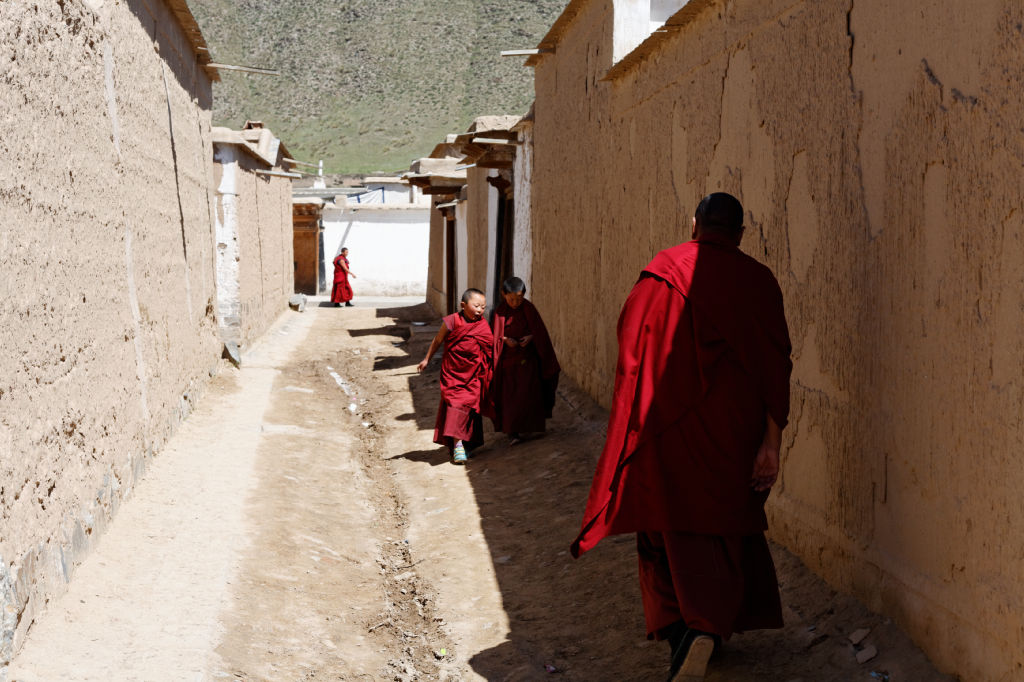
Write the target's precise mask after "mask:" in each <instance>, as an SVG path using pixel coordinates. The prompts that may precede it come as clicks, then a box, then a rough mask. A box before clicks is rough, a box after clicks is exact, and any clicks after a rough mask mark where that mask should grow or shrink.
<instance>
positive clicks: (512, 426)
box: [488, 277, 561, 445]
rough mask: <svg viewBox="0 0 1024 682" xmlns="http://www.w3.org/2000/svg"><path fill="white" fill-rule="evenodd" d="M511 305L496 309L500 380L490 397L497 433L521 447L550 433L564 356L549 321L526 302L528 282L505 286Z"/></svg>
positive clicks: (511, 280)
mask: <svg viewBox="0 0 1024 682" xmlns="http://www.w3.org/2000/svg"><path fill="white" fill-rule="evenodd" d="M501 294H502V298H504V299H505V302H504V303H502V304H501V305H500V306H498V309H497V310H495V311H494V320H493V325H494V379H493V380H492V381H491V388H490V391H489V393H488V402H489V407H490V410H491V412H492V419H493V421H494V430H495V431H501V432H502V433H507V434H508V439H509V444H510V445H515V444H517V443H519V442H520V440H522V437H523V436H524V435H525V434H529V433H535V432H539V431H543V430H544V420H545V419H547V418H549V417H550V416H551V409H552V408H553V407H554V406H555V389H557V388H558V374H559V372H560V371H561V368H560V367H559V366H558V358H557V357H556V356H555V349H554V347H553V346H552V345H551V337H549V336H548V330H547V327H545V326H544V320H542V319H541V317H540V313H538V312H537V308H535V307H534V305H533V304H532V303H530V302H529V301H527V300H526V298H525V296H526V284H525V283H524V282H523V280H521V279H519V278H518V277H510V278H508V279H507V280H505V282H504V283H503V284H502V285H501Z"/></svg>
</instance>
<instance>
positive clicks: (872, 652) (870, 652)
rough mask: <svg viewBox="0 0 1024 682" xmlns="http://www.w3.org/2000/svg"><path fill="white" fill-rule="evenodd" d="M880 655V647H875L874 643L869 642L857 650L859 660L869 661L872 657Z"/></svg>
mask: <svg viewBox="0 0 1024 682" xmlns="http://www.w3.org/2000/svg"><path fill="white" fill-rule="evenodd" d="M877 655H878V649H876V648H875V645H874V644H868V645H867V646H866V647H864V648H863V649H861V650H860V651H858V652H857V662H858V663H867V662H868V661H870V660H871V659H872V658H874V657H875V656H877Z"/></svg>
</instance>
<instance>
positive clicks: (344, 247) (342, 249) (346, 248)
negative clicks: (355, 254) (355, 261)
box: [338, 246, 348, 253]
mask: <svg viewBox="0 0 1024 682" xmlns="http://www.w3.org/2000/svg"><path fill="white" fill-rule="evenodd" d="M342 251H348V247H347V246H343V247H341V251H339V252H338V253H341V252H342Z"/></svg>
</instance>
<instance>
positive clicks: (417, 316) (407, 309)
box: [377, 301, 437, 322]
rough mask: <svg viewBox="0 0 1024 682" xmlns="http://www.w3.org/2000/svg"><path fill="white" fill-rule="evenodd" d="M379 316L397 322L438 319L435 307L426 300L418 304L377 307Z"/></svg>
mask: <svg viewBox="0 0 1024 682" xmlns="http://www.w3.org/2000/svg"><path fill="white" fill-rule="evenodd" d="M377 317H389V318H391V319H393V320H395V321H396V322H428V321H430V320H436V319H437V315H436V314H435V313H434V309H433V308H431V307H430V304H429V303H427V302H426V301H424V302H422V303H417V304H416V305H409V306H398V307H394V308H377Z"/></svg>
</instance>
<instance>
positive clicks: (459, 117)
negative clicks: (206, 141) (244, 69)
mask: <svg viewBox="0 0 1024 682" xmlns="http://www.w3.org/2000/svg"><path fill="white" fill-rule="evenodd" d="M566 1H567V0H315V1H314V0H192V1H191V2H190V3H189V5H190V6H191V7H192V10H193V12H194V13H195V15H196V19H197V20H198V21H199V24H200V26H201V27H202V29H203V34H204V36H205V37H206V39H207V42H208V43H209V44H210V48H211V52H212V54H213V58H214V60H215V61H218V62H221V63H227V64H240V65H246V66H259V67H267V68H274V69H279V70H280V71H281V73H282V75H281V76H260V75H252V74H242V73H238V72H232V71H222V72H221V78H222V79H223V82H221V83H219V84H217V85H215V88H214V100H215V101H214V123H215V124H216V125H225V126H231V127H238V126H240V125H241V124H242V123H243V122H244V121H245V120H246V119H247V118H249V119H256V120H262V121H263V122H264V123H266V124H267V125H268V126H269V127H270V128H271V129H272V130H273V131H274V132H275V133H276V134H278V135H279V136H280V137H281V139H282V141H283V142H284V143H285V145H287V146H288V148H289V150H290V151H291V152H292V153H293V154H294V155H295V156H296V157H297V158H299V159H302V160H308V161H316V160H317V159H324V165H325V167H326V168H327V170H328V171H330V172H332V173H370V172H381V171H396V170H401V169H405V168H408V166H409V163H410V161H411V160H412V159H414V158H417V157H419V156H423V155H425V154H426V153H428V152H429V151H430V150H431V149H432V148H433V146H434V144H436V143H437V142H439V141H441V138H442V137H443V135H444V134H446V133H449V132H462V131H464V130H465V129H466V127H467V126H468V125H469V123H470V122H471V121H472V119H473V118H474V117H476V116H479V115H482V114H504V113H510V114H520V113H525V112H526V111H527V109H528V108H529V106H530V102H531V101H532V100H533V70H532V69H529V68H525V67H523V65H522V62H523V60H522V59H515V58H503V57H500V56H499V54H498V53H499V52H500V51H501V50H508V49H517V48H529V47H534V46H535V45H536V44H537V43H538V42H539V41H540V39H541V37H543V35H544V34H545V33H546V32H547V30H548V28H549V27H550V26H551V24H552V23H553V22H554V20H555V19H556V18H557V16H558V14H559V13H560V12H561V11H562V9H563V8H564V7H565V5H566Z"/></svg>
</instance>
